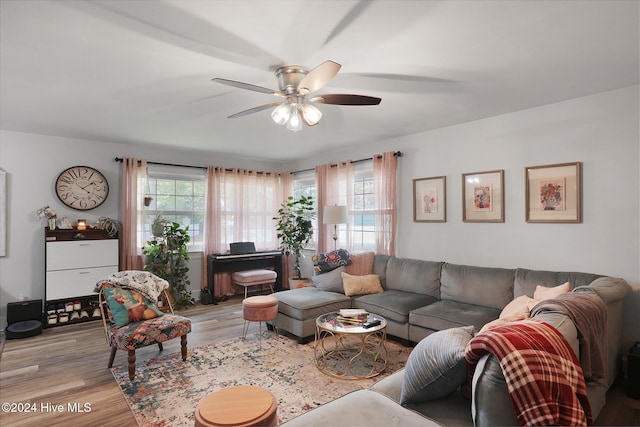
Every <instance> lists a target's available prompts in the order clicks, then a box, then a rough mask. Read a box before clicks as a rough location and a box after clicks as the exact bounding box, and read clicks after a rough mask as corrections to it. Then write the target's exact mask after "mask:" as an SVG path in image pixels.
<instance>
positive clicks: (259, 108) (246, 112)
mask: <svg viewBox="0 0 640 427" xmlns="http://www.w3.org/2000/svg"><path fill="white" fill-rule="evenodd" d="M280 104H281V102H271V103H269V104H264V105H259V106H257V107H253V108H249V109H248V110H244V111H240V112H239V113H235V114H232V115H230V116H228V117H227V119H237V118H238V117H243V116H248V115H249V114H253V113H257V112H258V111H262V110H266V109H268V108H271V107H275V106H276V105H280Z"/></svg>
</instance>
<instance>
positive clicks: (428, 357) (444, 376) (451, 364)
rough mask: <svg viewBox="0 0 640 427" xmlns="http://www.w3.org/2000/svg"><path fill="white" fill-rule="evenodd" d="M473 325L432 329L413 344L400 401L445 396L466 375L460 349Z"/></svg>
mask: <svg viewBox="0 0 640 427" xmlns="http://www.w3.org/2000/svg"><path fill="white" fill-rule="evenodd" d="M473 332H474V328H473V326H465V327H461V328H451V329H446V330H444V331H438V332H435V333H433V334H431V335H429V336H428V337H426V338H425V339H423V340H422V341H420V342H419V343H418V345H416V347H415V348H414V349H413V351H412V352H411V354H410V355H409V360H407V366H406V368H405V375H404V381H403V383H402V393H401V395H400V403H402V404H405V403H415V402H421V401H424V400H433V399H438V398H440V397H443V396H446V395H447V394H449V393H452V392H453V391H454V390H456V389H457V388H458V387H459V386H460V385H461V384H463V383H464V382H465V380H466V377H467V363H466V360H465V358H464V350H465V347H466V346H467V344H468V343H469V341H470V340H471V338H473Z"/></svg>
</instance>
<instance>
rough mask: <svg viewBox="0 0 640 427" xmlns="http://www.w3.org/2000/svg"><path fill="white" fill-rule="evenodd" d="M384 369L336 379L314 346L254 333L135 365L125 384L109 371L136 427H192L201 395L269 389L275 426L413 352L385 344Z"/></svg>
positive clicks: (365, 383) (124, 375)
mask: <svg viewBox="0 0 640 427" xmlns="http://www.w3.org/2000/svg"><path fill="white" fill-rule="evenodd" d="M387 352H388V362H389V363H388V365H387V369H386V370H385V371H384V372H383V373H382V374H380V375H378V376H376V377H374V378H371V379H366V380H343V379H336V378H333V377H330V376H328V375H325V374H323V373H321V372H320V371H318V369H317V368H316V366H315V364H314V363H313V358H314V349H313V342H312V343H310V344H306V345H300V344H298V343H297V342H296V341H295V340H292V339H290V338H286V337H283V336H278V337H275V336H274V335H271V336H270V337H268V338H267V339H265V338H263V339H262V350H259V349H258V337H257V334H255V335H249V336H247V339H246V340H242V339H241V338H237V339H233V340H230V341H224V342H221V343H216V344H210V345H206V346H202V347H197V348H194V349H191V350H189V352H188V358H187V361H186V362H183V361H182V359H181V357H180V353H179V352H178V353H174V354H171V355H163V356H161V357H156V358H152V359H148V360H144V361H138V363H137V364H136V376H135V379H134V380H133V381H131V380H129V376H128V372H127V366H126V365H124V366H119V367H115V368H112V370H111V372H112V374H113V376H114V378H115V380H116V382H117V383H118V385H119V386H120V389H121V390H122V394H123V395H124V397H125V399H126V401H127V403H128V405H129V408H131V412H132V413H133V415H134V417H135V419H136V421H137V423H138V425H139V426H140V427H146V426H193V424H194V411H195V409H196V407H197V406H198V403H199V402H200V400H201V399H203V398H204V397H205V396H207V395H209V394H210V393H213V392H215V391H217V390H220V389H223V388H226V387H232V386H237V385H255V386H259V387H263V388H265V389H267V390H269V391H270V392H271V393H273V395H274V396H275V397H276V399H277V401H278V418H279V423H282V422H284V421H287V420H289V419H291V418H293V417H295V416H297V415H300V414H302V413H303V412H306V411H308V410H310V409H313V408H315V407H317V406H320V405H322V404H323V403H326V402H329V401H330V400H333V399H334V398H336V397H339V396H341V395H343V394H346V393H348V392H350V391H353V390H357V389H361V388H367V387H369V386H371V385H372V384H373V383H374V382H376V381H378V380H380V379H381V378H383V377H384V376H386V375H389V374H390V373H392V372H394V371H396V370H398V369H400V368H402V367H404V365H405V362H406V361H407V358H408V357H409V353H410V352H411V348H407V347H404V346H402V345H400V344H398V343H395V342H393V341H388V342H387Z"/></svg>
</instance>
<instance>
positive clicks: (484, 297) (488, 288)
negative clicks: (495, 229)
mask: <svg viewBox="0 0 640 427" xmlns="http://www.w3.org/2000/svg"><path fill="white" fill-rule="evenodd" d="M514 275H515V270H510V269H505V268H491V267H476V266H470V265H457V264H448V263H445V264H444V265H443V266H442V277H441V279H440V282H441V286H440V299H443V300H453V301H457V302H464V303H467V304H474V305H482V306H485V307H491V308H496V309H498V310H502V309H503V308H504V306H506V305H507V304H508V303H509V302H510V301H511V300H513V278H514Z"/></svg>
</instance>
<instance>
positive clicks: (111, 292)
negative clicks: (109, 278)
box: [104, 287, 163, 327]
mask: <svg viewBox="0 0 640 427" xmlns="http://www.w3.org/2000/svg"><path fill="white" fill-rule="evenodd" d="M104 296H105V298H106V300H107V304H108V307H109V311H110V312H111V315H112V316H113V322H114V323H115V324H116V326H118V327H121V326H125V325H127V324H129V323H131V322H137V321H140V320H149V319H153V318H156V317H158V316H162V315H163V313H162V312H161V311H159V310H158V309H157V308H156V307H155V305H154V304H153V303H152V302H151V301H149V299H148V298H146V297H144V296H143V295H142V294H141V293H139V292H137V291H133V290H127V289H121V288H113V287H105V288H104Z"/></svg>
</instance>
